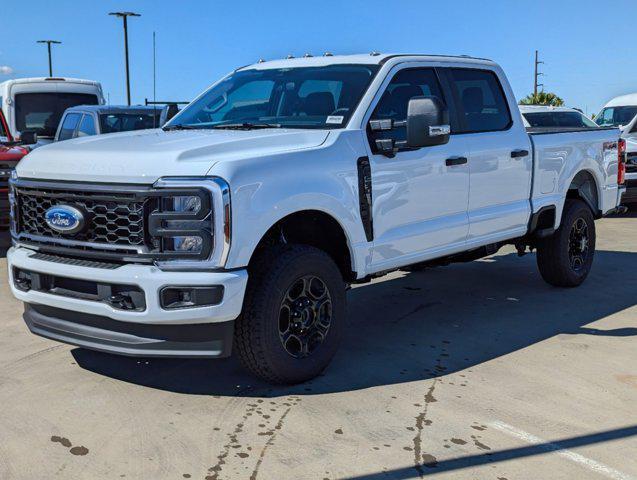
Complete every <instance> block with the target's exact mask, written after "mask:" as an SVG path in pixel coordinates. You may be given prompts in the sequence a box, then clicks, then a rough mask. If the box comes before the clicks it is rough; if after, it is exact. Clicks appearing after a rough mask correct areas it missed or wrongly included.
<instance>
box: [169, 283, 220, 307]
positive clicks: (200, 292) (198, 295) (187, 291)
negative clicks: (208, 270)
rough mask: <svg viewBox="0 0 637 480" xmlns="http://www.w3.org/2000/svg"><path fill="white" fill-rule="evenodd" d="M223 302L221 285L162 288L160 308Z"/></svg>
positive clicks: (208, 304) (199, 305)
mask: <svg viewBox="0 0 637 480" xmlns="http://www.w3.org/2000/svg"><path fill="white" fill-rule="evenodd" d="M222 300H223V285H213V286H211V287H164V288H162V290H161V293H160V303H161V307H162V308H164V309H166V310H171V309H175V308H192V307H206V306H211V305H218V304H219V303H221V301H222Z"/></svg>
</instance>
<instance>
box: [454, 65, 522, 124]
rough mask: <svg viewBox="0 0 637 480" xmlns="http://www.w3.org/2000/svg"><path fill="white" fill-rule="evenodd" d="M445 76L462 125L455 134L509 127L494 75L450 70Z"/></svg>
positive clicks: (499, 86) (483, 72) (503, 100)
mask: <svg viewBox="0 0 637 480" xmlns="http://www.w3.org/2000/svg"><path fill="white" fill-rule="evenodd" d="M449 73H450V76H449V78H450V83H451V88H452V90H453V92H454V95H455V98H456V99H457V100H458V103H459V104H460V108H459V112H458V114H459V116H460V119H461V120H463V122H462V123H463V124H464V125H463V126H462V127H461V131H460V132H459V133H471V132H490V131H497V130H505V129H507V128H508V127H509V125H511V114H510V112H509V106H508V105H507V101H506V96H505V95H504V91H503V90H502V86H501V85H500V81H499V80H498V77H497V76H496V74H495V73H494V72H492V71H489V70H473V69H462V68H451V69H449Z"/></svg>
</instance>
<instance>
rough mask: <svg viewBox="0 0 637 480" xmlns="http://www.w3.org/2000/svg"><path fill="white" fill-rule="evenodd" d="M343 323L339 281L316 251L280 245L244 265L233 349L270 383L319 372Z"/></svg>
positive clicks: (305, 377)
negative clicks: (245, 277)
mask: <svg viewBox="0 0 637 480" xmlns="http://www.w3.org/2000/svg"><path fill="white" fill-rule="evenodd" d="M344 323H345V283H344V281H343V277H342V275H341V272H340V270H339V269H338V267H337V266H336V264H335V263H334V261H333V260H332V258H331V257H330V256H329V255H327V254H326V253H325V252H323V251H322V250H319V249H317V248H314V247H310V246H307V245H280V246H275V247H270V248H267V249H265V250H264V251H262V252H261V253H260V254H258V257H257V258H256V259H255V261H254V262H253V264H252V265H251V267H250V269H249V280H248V287H247V290H246V296H245V300H244V304H243V312H242V314H241V316H240V317H239V318H238V319H237V320H236V329H235V348H236V350H237V352H238V354H239V358H240V359H241V362H242V363H243V365H244V366H245V367H246V368H247V369H248V370H250V371H251V372H252V373H253V374H255V375H256V376H258V377H260V378H262V379H264V380H266V381H267V382H269V383H275V384H295V383H300V382H304V381H307V380H310V379H312V378H314V377H316V376H317V375H319V374H320V373H321V372H322V371H323V370H324V369H325V367H327V365H328V364H329V363H330V361H331V360H332V357H333V356H334V354H335V353H336V350H337V348H338V345H339V343H340V340H341V337H342V336H343V327H344Z"/></svg>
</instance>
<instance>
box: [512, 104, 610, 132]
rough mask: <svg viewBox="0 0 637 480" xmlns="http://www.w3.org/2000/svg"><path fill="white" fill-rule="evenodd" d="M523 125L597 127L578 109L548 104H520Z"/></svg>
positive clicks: (571, 127)
mask: <svg viewBox="0 0 637 480" xmlns="http://www.w3.org/2000/svg"><path fill="white" fill-rule="evenodd" d="M520 112H521V113H522V119H523V120H524V125H525V126H527V127H533V128H551V129H574V128H575V129H576V128H597V126H598V125H597V124H596V123H595V122H594V121H593V120H591V119H590V118H588V117H587V116H586V115H584V114H583V113H582V112H580V111H579V110H576V109H574V108H568V107H551V106H548V105H520Z"/></svg>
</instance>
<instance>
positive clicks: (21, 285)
mask: <svg viewBox="0 0 637 480" xmlns="http://www.w3.org/2000/svg"><path fill="white" fill-rule="evenodd" d="M31 282H32V280H31V274H30V273H29V272H25V271H22V270H20V269H18V268H14V269H13V284H14V285H15V288H17V289H18V290H20V291H22V292H28V291H29V290H31V288H32V284H31Z"/></svg>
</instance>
